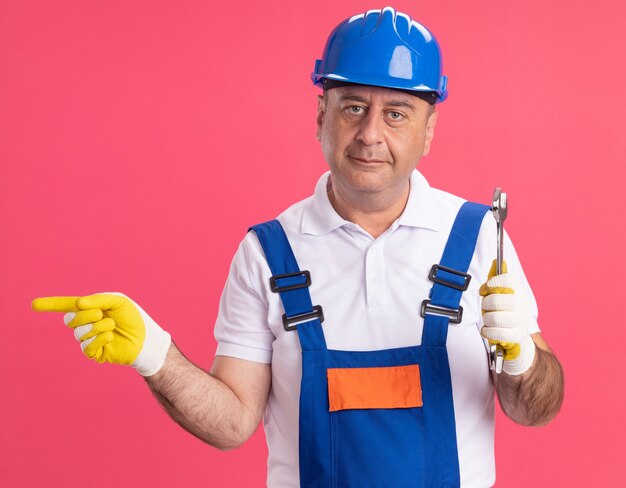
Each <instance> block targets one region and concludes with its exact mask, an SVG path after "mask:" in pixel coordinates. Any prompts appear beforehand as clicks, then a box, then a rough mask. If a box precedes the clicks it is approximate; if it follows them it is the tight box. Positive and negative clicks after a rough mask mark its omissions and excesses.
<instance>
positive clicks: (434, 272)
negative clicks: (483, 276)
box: [428, 264, 472, 291]
mask: <svg viewBox="0 0 626 488" xmlns="http://www.w3.org/2000/svg"><path fill="white" fill-rule="evenodd" d="M439 270H441V271H444V272H446V273H450V274H453V275H455V276H460V277H461V278H463V284H459V283H455V282H454V281H449V280H446V279H445V278H443V277H440V276H437V271H439ZM428 279H429V280H431V281H434V282H435V283H439V284H440V285H444V286H448V287H450V288H454V289H455V290H460V291H465V290H467V287H468V286H469V282H470V280H471V279H472V277H471V275H469V274H467V273H463V272H462V271H457V270H456V269H452V268H448V267H446V266H441V265H440V264H433V267H432V268H431V269H430V274H429V275H428Z"/></svg>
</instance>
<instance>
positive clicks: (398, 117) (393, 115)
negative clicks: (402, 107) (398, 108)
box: [387, 111, 404, 120]
mask: <svg viewBox="0 0 626 488" xmlns="http://www.w3.org/2000/svg"><path fill="white" fill-rule="evenodd" d="M387 115H388V116H389V118H390V119H391V120H402V119H403V118H404V115H402V114H401V113H400V112H395V111H392V112H388V114H387Z"/></svg>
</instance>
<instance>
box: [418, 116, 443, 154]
mask: <svg viewBox="0 0 626 488" xmlns="http://www.w3.org/2000/svg"><path fill="white" fill-rule="evenodd" d="M438 115H439V112H437V111H433V112H432V113H431V114H430V115H429V116H428V121H427V122H426V138H425V139H424V152H423V153H422V156H427V155H428V153H429V152H430V144H431V143H432V142H433V137H435V125H436V124H437V116H438Z"/></svg>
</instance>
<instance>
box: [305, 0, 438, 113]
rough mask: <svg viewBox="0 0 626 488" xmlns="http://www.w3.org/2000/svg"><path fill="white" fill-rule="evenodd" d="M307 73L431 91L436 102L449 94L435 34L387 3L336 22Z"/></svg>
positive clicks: (317, 78)
mask: <svg viewBox="0 0 626 488" xmlns="http://www.w3.org/2000/svg"><path fill="white" fill-rule="evenodd" d="M311 79H312V80H313V83H315V84H316V85H318V86H320V87H322V88H331V87H332V86H337V85H338V84H343V83H356V84H359V85H372V86H382V87H386V88H396V89H399V90H404V91H409V92H416V93H415V94H416V95H418V96H420V95H426V94H427V93H428V92H430V93H433V92H434V93H436V96H433V101H435V100H436V102H443V101H444V100H445V99H446V97H447V96H448V91H447V90H446V82H447V80H448V77H447V76H442V74H441V51H440V49H439V45H438V44H437V41H436V40H435V38H434V36H433V35H432V34H431V33H430V31H429V30H428V29H426V27H424V26H423V25H422V24H420V23H418V22H416V21H415V20H412V19H411V17H409V16H408V15H407V14H403V13H402V12H396V11H395V10H394V9H393V8H391V7H385V8H384V9H382V10H369V11H367V12H365V13H363V14H358V15H355V16H353V17H350V18H349V19H347V20H344V21H343V22H342V23H341V24H339V25H338V26H337V27H335V30H333V32H332V33H331V34H330V36H329V37H328V41H327V42H326V47H325V48H324V53H323V55H322V59H318V60H316V61H315V70H314V71H313V73H312V74H311ZM434 93H433V95H434Z"/></svg>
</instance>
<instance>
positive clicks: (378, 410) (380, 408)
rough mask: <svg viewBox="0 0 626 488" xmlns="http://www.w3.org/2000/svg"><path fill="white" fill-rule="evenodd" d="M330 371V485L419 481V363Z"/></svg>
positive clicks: (421, 460)
mask: <svg viewBox="0 0 626 488" xmlns="http://www.w3.org/2000/svg"><path fill="white" fill-rule="evenodd" d="M327 376H328V398H329V411H330V416H331V419H330V422H331V449H332V453H331V457H332V461H331V470H332V481H333V484H332V486H333V487H341V488H346V487H376V488H382V487H403V488H406V487H412V486H421V484H419V485H418V484H416V480H419V479H420V478H421V476H420V473H423V472H424V469H425V466H424V455H423V454H424V452H423V450H424V448H425V446H424V439H423V432H424V429H423V428H422V424H423V422H424V416H423V409H422V389H421V381H420V368H419V365H417V364H409V365H404V366H387V367H373V368H372V367H368V368H329V369H327Z"/></svg>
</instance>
